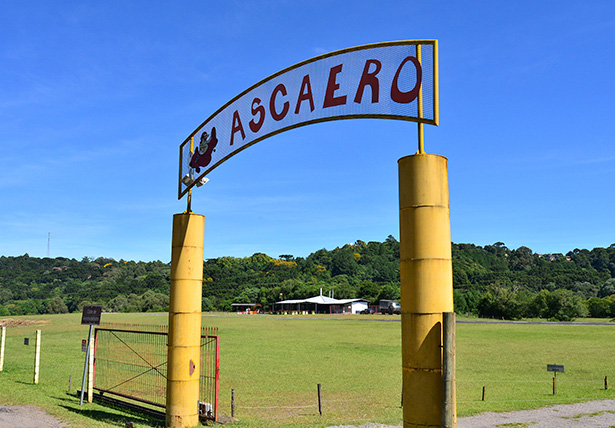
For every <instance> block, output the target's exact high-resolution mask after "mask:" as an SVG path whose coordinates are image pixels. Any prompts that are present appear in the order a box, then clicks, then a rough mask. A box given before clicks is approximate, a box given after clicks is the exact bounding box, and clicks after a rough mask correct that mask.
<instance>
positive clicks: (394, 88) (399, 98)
mask: <svg viewBox="0 0 615 428" xmlns="http://www.w3.org/2000/svg"><path fill="white" fill-rule="evenodd" d="M408 61H412V64H414V66H415V67H416V84H415V85H414V88H412V90H410V91H408V92H402V91H400V90H399V86H398V85H397V80H398V79H399V73H401V69H402V68H403V67H404V64H405V63H407V62H408ZM422 79H423V69H422V68H421V64H420V63H419V60H418V59H416V58H415V57H413V56H409V57H407V58H406V59H404V60H403V61H402V62H401V64H400V65H399V68H398V69H397V72H396V73H395V77H394V78H393V83H392V84H391V99H392V100H393V101H395V102H397V103H400V104H408V103H411V102H412V101H414V100H415V99H416V97H417V96H418V95H419V89H420V87H421V80H422Z"/></svg>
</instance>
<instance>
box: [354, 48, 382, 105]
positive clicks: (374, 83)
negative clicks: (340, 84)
mask: <svg viewBox="0 0 615 428" xmlns="http://www.w3.org/2000/svg"><path fill="white" fill-rule="evenodd" d="M372 64H374V65H375V66H376V69H375V70H374V71H373V72H371V73H370V72H369V67H370V66H371V65H372ZM381 68H382V63H381V62H380V61H378V60H377V59H368V60H367V61H365V67H364V68H363V74H362V75H361V81H360V82H359V87H358V88H357V95H355V97H354V102H355V103H360V102H361V99H362V98H363V90H364V89H365V85H369V86H370V87H371V88H372V104H373V103H377V102H378V94H379V86H378V78H377V77H376V74H378V73H379V72H380V69H381Z"/></svg>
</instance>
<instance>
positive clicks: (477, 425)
mask: <svg viewBox="0 0 615 428" xmlns="http://www.w3.org/2000/svg"><path fill="white" fill-rule="evenodd" d="M67 426H68V425H66V424H63V423H62V422H60V421H59V420H57V419H56V418H54V417H53V416H51V415H49V414H48V413H45V412H44V411H43V410H41V409H39V408H37V407H35V406H4V405H0V428H64V427H67ZM495 427H532V428H613V427H615V400H604V401H588V402H586V403H577V404H565V405H557V406H552V407H543V408H542V409H535V410H522V411H518V412H508V413H483V414H480V415H477V416H471V417H467V418H459V419H458V421H457V428H495ZM329 428H401V425H397V426H393V425H382V424H373V423H370V424H364V425H360V426H358V427H357V426H353V425H338V426H334V427H329Z"/></svg>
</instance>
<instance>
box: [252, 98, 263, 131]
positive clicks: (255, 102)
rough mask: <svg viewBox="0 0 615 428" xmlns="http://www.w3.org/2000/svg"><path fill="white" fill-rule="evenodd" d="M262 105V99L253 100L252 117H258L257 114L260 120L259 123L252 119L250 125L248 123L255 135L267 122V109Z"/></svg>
mask: <svg viewBox="0 0 615 428" xmlns="http://www.w3.org/2000/svg"><path fill="white" fill-rule="evenodd" d="M260 103H261V100H260V98H254V100H252V116H254V117H256V113H258V114H260V119H258V122H255V121H254V119H252V120H251V121H250V123H248V125H250V129H251V130H252V132H254V133H257V132H258V131H259V130H260V129H261V126H263V123H264V122H265V107H263V106H262V105H260ZM255 106H258V107H255Z"/></svg>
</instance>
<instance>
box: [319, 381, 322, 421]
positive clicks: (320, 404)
mask: <svg viewBox="0 0 615 428" xmlns="http://www.w3.org/2000/svg"><path fill="white" fill-rule="evenodd" d="M318 413H320V416H322V400H321V397H320V384H318Z"/></svg>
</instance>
